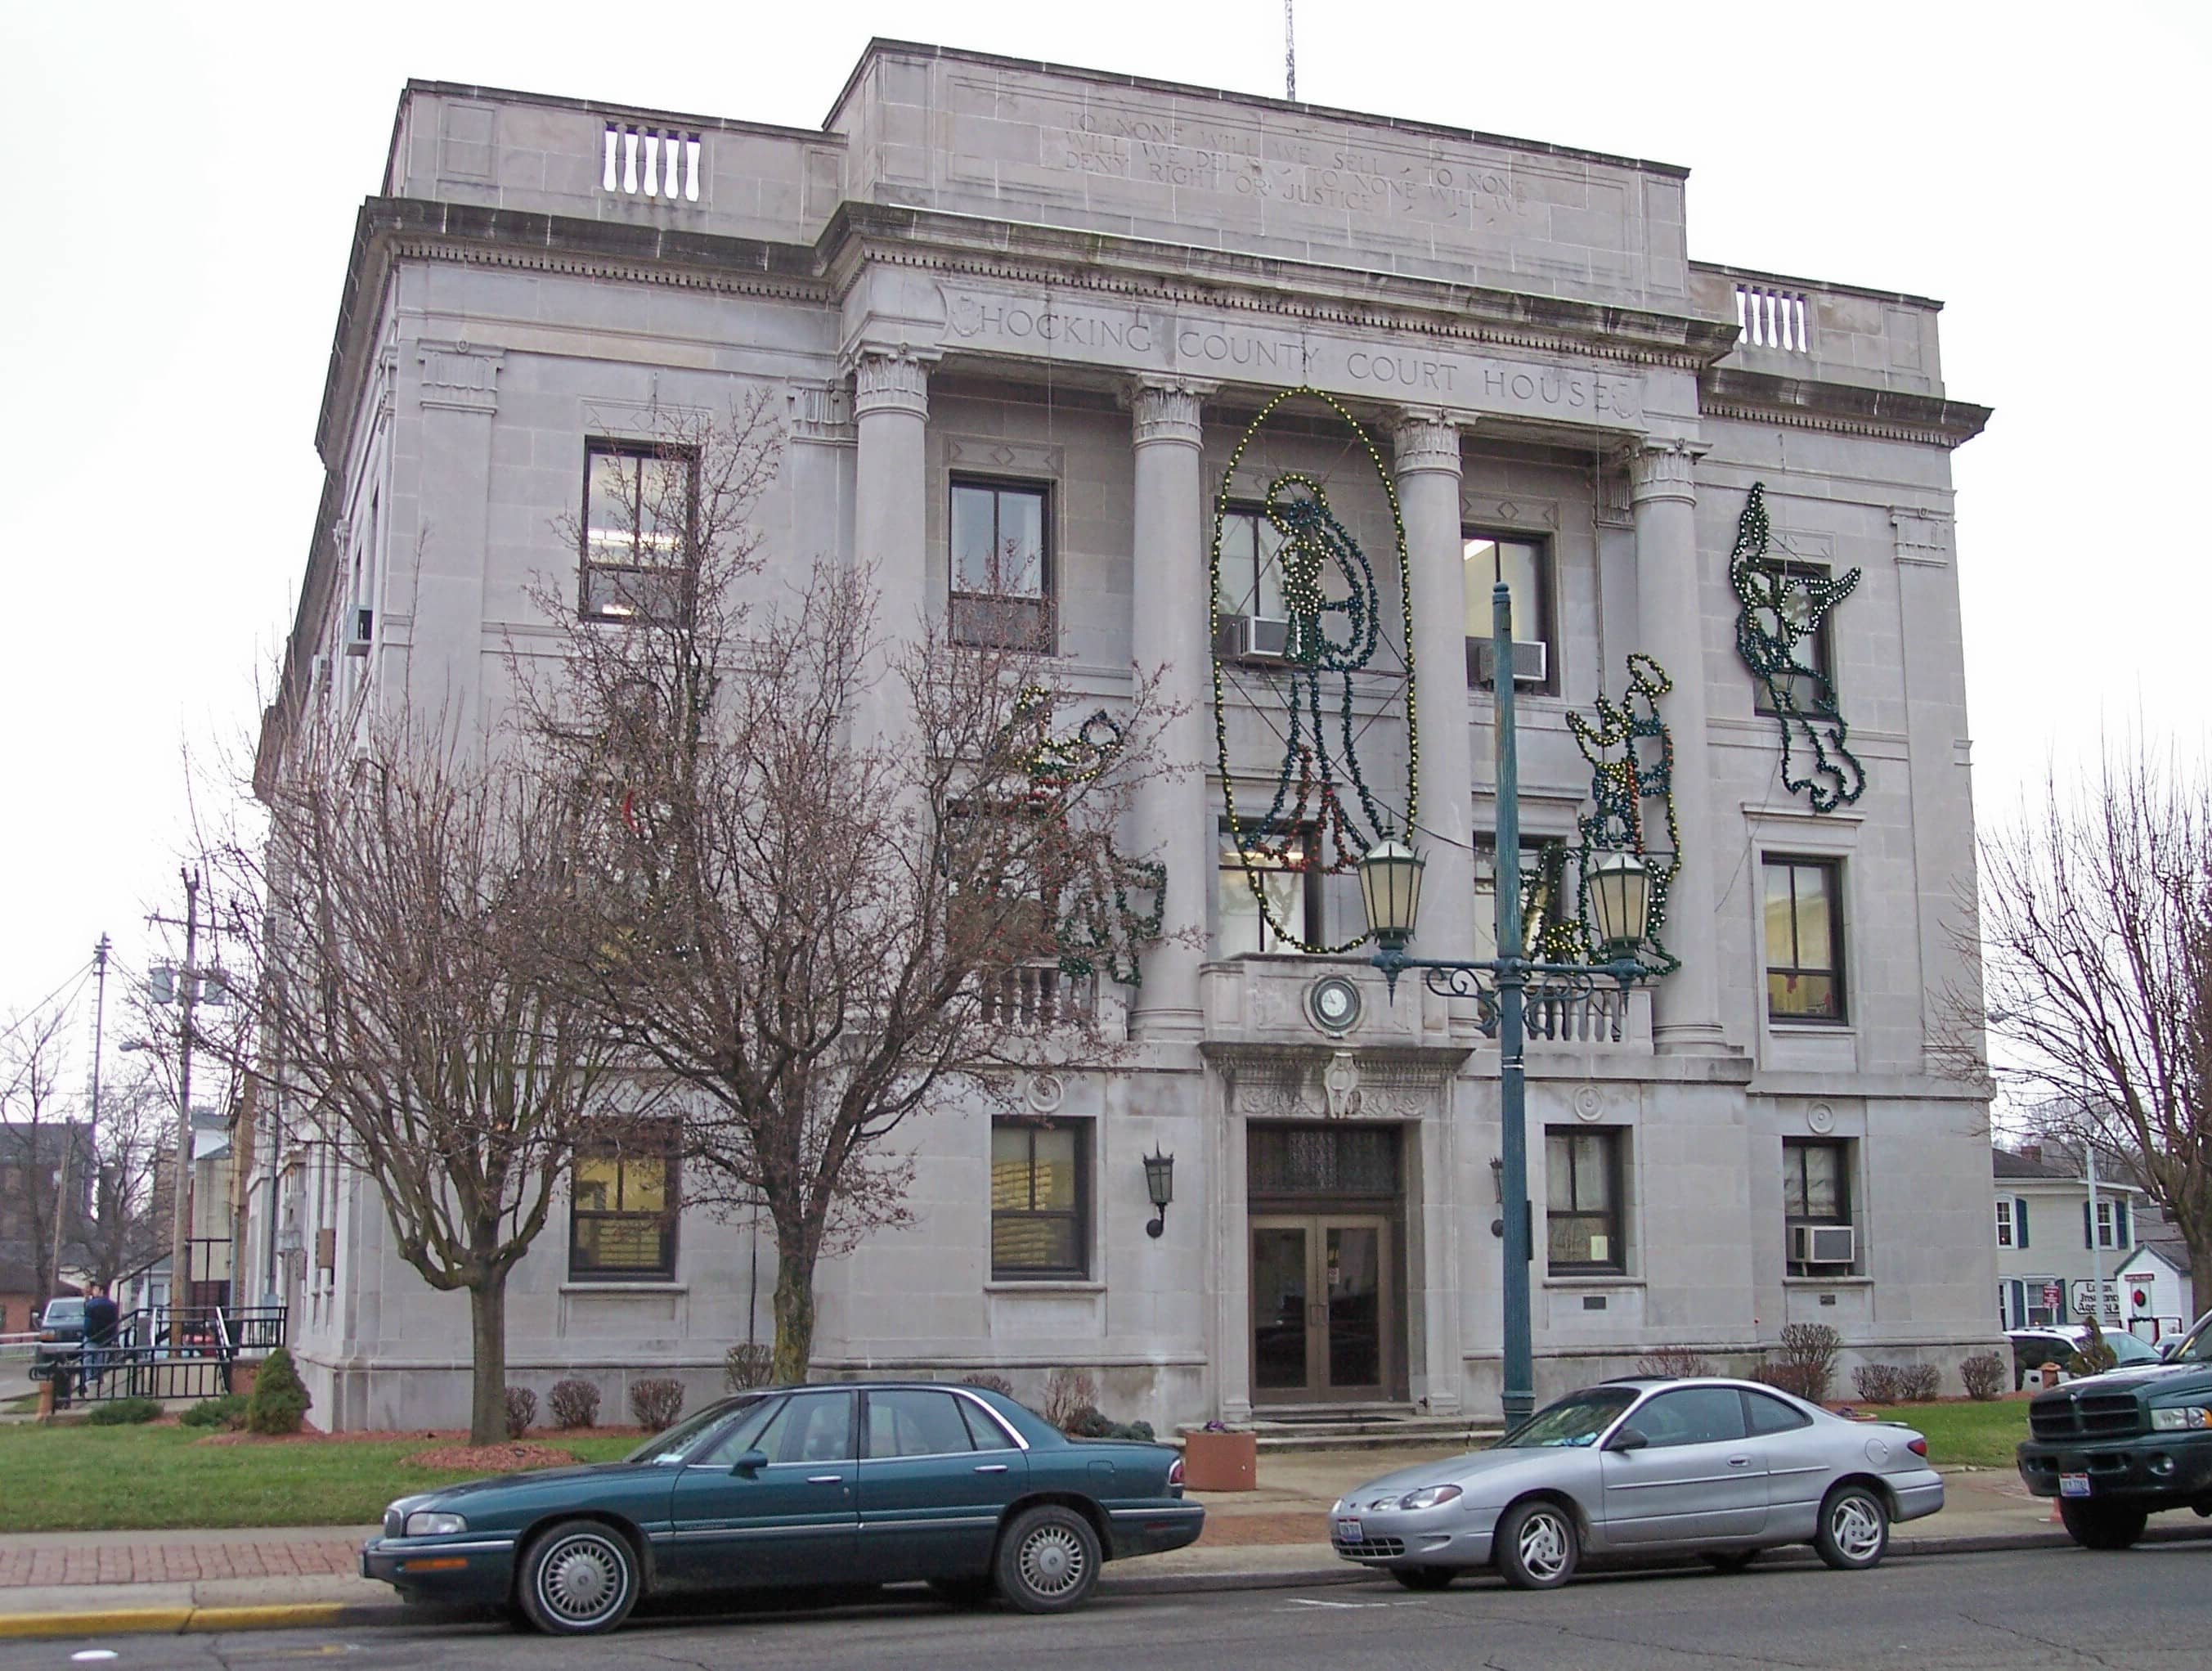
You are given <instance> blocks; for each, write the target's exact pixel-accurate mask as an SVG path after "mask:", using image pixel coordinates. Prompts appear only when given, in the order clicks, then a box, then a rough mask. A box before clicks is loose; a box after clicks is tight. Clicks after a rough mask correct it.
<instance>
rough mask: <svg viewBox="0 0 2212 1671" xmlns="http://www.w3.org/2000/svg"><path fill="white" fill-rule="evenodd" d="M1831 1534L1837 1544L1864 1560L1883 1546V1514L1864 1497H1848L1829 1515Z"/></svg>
mask: <svg viewBox="0 0 2212 1671" xmlns="http://www.w3.org/2000/svg"><path fill="white" fill-rule="evenodd" d="M1828 1535H1829V1536H1830V1537H1831V1538H1832V1539H1833V1540H1835V1545H1836V1547H1837V1548H1838V1549H1840V1550H1842V1551H1843V1552H1844V1553H1845V1554H1846V1555H1848V1556H1850V1558H1851V1559H1853V1560H1855V1561H1863V1560H1864V1559H1866V1558H1867V1557H1868V1556H1869V1555H1871V1554H1873V1553H1875V1550H1877V1549H1879V1548H1881V1511H1880V1510H1877V1509H1876V1508H1875V1506H1874V1504H1871V1503H1869V1502H1868V1501H1867V1500H1866V1498H1863V1497H1847V1498H1844V1500H1843V1501H1842V1502H1840V1503H1838V1504H1836V1508H1835V1512H1834V1513H1833V1514H1832V1515H1830V1516H1828Z"/></svg>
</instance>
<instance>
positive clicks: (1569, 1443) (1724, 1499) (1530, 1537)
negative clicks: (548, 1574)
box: [1329, 1376, 1943, 1589]
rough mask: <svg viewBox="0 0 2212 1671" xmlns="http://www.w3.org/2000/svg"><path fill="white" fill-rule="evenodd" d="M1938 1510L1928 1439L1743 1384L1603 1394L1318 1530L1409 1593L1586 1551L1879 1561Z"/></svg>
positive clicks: (1430, 1468) (1540, 1571) (1513, 1573)
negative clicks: (1805, 1551)
mask: <svg viewBox="0 0 2212 1671" xmlns="http://www.w3.org/2000/svg"><path fill="white" fill-rule="evenodd" d="M1942 1506H1943V1481H1942V1479H1941V1478H1939V1477H1938V1476H1937V1474H1936V1471H1935V1470H1934V1469H1933V1468H1931V1467H1929V1466H1928V1442H1927V1441H1926V1440H1925V1439H1924V1438H1923V1437H1921V1436H1920V1435H1919V1434H1918V1433H1916V1432H1915V1431H1912V1430H1911V1428H1909V1427H1906V1426H1904V1425H1901V1424H1899V1423H1896V1422H1875V1423H1867V1422H1857V1421H1850V1420H1847V1419H1844V1417H1841V1416H1837V1415H1832V1414H1831V1413H1828V1412H1827V1411H1826V1410H1823V1409H1821V1408H1820V1407H1819V1406H1818V1405H1814V1404H1808V1403H1806V1402H1805V1401H1803V1400H1802V1399H1796V1398H1791V1397H1790V1396H1788V1395H1785V1394H1782V1393H1778V1392H1777V1391H1775V1390H1774V1389H1773V1388H1771V1387H1763V1386H1759V1385H1758V1384H1756V1383H1754V1382H1741V1381H1729V1380H1723V1379H1717V1378H1713V1377H1705V1376H1700V1377H1697V1378H1695V1379H1687V1380H1661V1379H1635V1380H1624V1381H1608V1382H1606V1383H1605V1384H1604V1385H1602V1386H1598V1387H1590V1388H1584V1389H1583V1391H1581V1392H1578V1393H1575V1394H1572V1395H1570V1396H1569V1397H1566V1398H1564V1399H1561V1400H1560V1401H1559V1402H1558V1403H1557V1404H1553V1405H1551V1406H1549V1407H1547V1408H1545V1409H1542V1410H1540V1411H1538V1412H1537V1413H1536V1414H1535V1415H1534V1417H1532V1418H1531V1419H1529V1420H1528V1421H1527V1422H1525V1423H1523V1424H1522V1425H1521V1426H1520V1427H1519V1428H1517V1429H1516V1430H1515V1431H1512V1432H1510V1433H1508V1434H1507V1435H1506V1436H1505V1437H1504V1438H1502V1439H1500V1440H1499V1441H1498V1443H1496V1444H1495V1445H1493V1446H1492V1448H1491V1449H1487V1450H1478V1451H1474V1452H1473V1453H1471V1454H1469V1455H1465V1456H1459V1457H1455V1458H1452V1459H1451V1460H1449V1461H1442V1462H1424V1463H1422V1464H1420V1465H1419V1467H1409V1468H1401V1469H1399V1470H1398V1471H1397V1472H1396V1473H1395V1474H1384V1475H1383V1477H1382V1478H1381V1479H1379V1480H1370V1481H1368V1483H1367V1484H1365V1485H1364V1486H1360V1487H1359V1488H1358V1490H1356V1491H1352V1492H1347V1493H1346V1494H1345V1496H1344V1497H1342V1498H1340V1499H1339V1500H1338V1502H1337V1504H1336V1506H1335V1508H1334V1510H1332V1511H1331V1514H1330V1516H1329V1537H1330V1540H1331V1541H1332V1542H1333V1543H1334V1545H1335V1546H1336V1553H1338V1554H1340V1555H1341V1556H1343V1557H1344V1559H1346V1560H1349V1561H1358V1562H1359V1563H1360V1564H1361V1565H1365V1566H1374V1567H1380V1568H1383V1570H1385V1571H1389V1574H1390V1575H1391V1576H1392V1577H1395V1578H1396V1579H1397V1580H1398V1582H1399V1583H1401V1584H1404V1585H1405V1586H1406V1587H1407V1589H1441V1588H1443V1586H1444V1585H1446V1584H1448V1583H1450V1582H1451V1581H1452V1579H1453V1578H1454V1577H1456V1576H1457V1575H1458V1574H1460V1573H1462V1572H1465V1571H1472V1570H1474V1569H1475V1568H1478V1567H1487V1566H1492V1565H1494V1566H1495V1567H1496V1568H1497V1569H1498V1571H1499V1572H1500V1573H1501V1574H1502V1575H1503V1576H1504V1579H1505V1582H1506V1583H1509V1584H1511V1585H1512V1586H1514V1588H1516V1589H1552V1588H1553V1587H1554V1586H1556V1585H1559V1584H1563V1583H1566V1581H1567V1580H1568V1579H1569V1578H1570V1577H1572V1576H1573V1574H1574V1571H1575V1567H1576V1565H1577V1563H1578V1562H1579V1561H1580V1560H1581V1559H1582V1558H1583V1555H1585V1554H1592V1555H1627V1556H1636V1555H1653V1554H1667V1553H1677V1552H1684V1553H1695V1554H1700V1555H1703V1556H1704V1557H1705V1559H1706V1560H1707V1561H1709V1562H1711V1564H1712V1565H1714V1566H1716V1567H1718V1568H1720V1569H1721V1570H1723V1571H1735V1570H1737V1569H1739V1568H1741V1567H1742V1566H1744V1565H1747V1564H1748V1563H1749V1562H1750V1560H1751V1559H1752V1558H1753V1556H1754V1555H1756V1554H1757V1553H1759V1551H1760V1550H1762V1549H1771V1548H1773V1547H1775V1546H1778V1545H1781V1544H1785V1543H1810V1544H1811V1545H1812V1546H1814V1549H1816V1550H1818V1551H1819V1552H1820V1559H1822V1560H1824V1561H1826V1563H1827V1564H1828V1565H1830V1566H1832V1567H1838V1568H1842V1569H1845V1570H1850V1569H1853V1568H1863V1567H1869V1566H1873V1565H1876V1564H1877V1563H1878V1562H1879V1561H1880V1560H1881V1558H1882V1554H1883V1552H1884V1551H1885V1550H1887V1548H1888V1546H1889V1528H1890V1526H1891V1524H1892V1523H1893V1522H1896V1521H1901V1520H1916V1519H1917V1518H1919V1517H1920V1516H1923V1515H1932V1514H1934V1513H1935V1512H1936V1510H1938V1509H1941V1508H1942Z"/></svg>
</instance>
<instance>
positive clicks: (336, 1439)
mask: <svg viewBox="0 0 2212 1671" xmlns="http://www.w3.org/2000/svg"><path fill="white" fill-rule="evenodd" d="M532 1431H534V1432H540V1433H544V1434H547V1435H550V1436H552V1437H561V1436H562V1434H564V1433H565V1434H568V1435H569V1436H572V1437H577V1438H582V1437H587V1436H588V1437H592V1438H608V1439H628V1438H640V1439H641V1438H643V1437H645V1430H644V1429H642V1428H639V1427H577V1428H568V1429H562V1428H536V1429H532ZM468 1438H469V1435H468V1430H467V1429H466V1428H464V1427H449V1428H442V1429H428V1428H415V1427H408V1428H393V1427H380V1428H365V1429H362V1430H361V1431H357V1432H351V1433H324V1432H320V1431H317V1430H316V1429H315V1428H314V1427H313V1426H312V1425H310V1426H304V1427H302V1428H301V1430H300V1431H298V1432H297V1433H214V1434H210V1436H209V1437H206V1438H204V1439H202V1440H201V1441H200V1443H202V1444H357V1443H384V1444H389V1443H392V1441H393V1440H395V1439H445V1440H447V1441H449V1443H447V1445H446V1446H445V1447H444V1449H446V1450H453V1451H465V1450H467V1449H469V1443H468ZM507 1443H511V1442H502V1443H499V1444H496V1445H485V1446H483V1447H481V1449H483V1450H484V1451H485V1452H486V1453H487V1454H489V1452H491V1451H494V1450H504V1449H507ZM526 1443H530V1444H532V1445H533V1446H536V1448H537V1449H547V1447H545V1446H543V1445H538V1443H537V1441H536V1440H530V1441H526ZM419 1454H420V1455H426V1456H427V1455H431V1454H432V1453H430V1452H428V1451H423V1452H421V1453H419ZM439 1454H441V1455H442V1454H443V1451H441V1452H440V1453H439ZM550 1454H551V1455H557V1456H558V1457H559V1458H560V1459H561V1461H560V1462H559V1464H558V1466H560V1467H567V1466H568V1464H569V1463H570V1462H573V1461H575V1460H576V1459H575V1458H574V1457H573V1456H571V1455H568V1452H567V1451H565V1450H560V1451H551V1452H550ZM407 1460H408V1461H410V1462H411V1461H415V1460H416V1459H415V1457H412V1456H410V1457H409V1458H408V1459H407ZM432 1466H435V1467H447V1466H452V1467H475V1466H476V1464H474V1463H473V1462H456V1463H453V1464H450V1465H449V1464H447V1463H444V1462H439V1463H435V1464H433V1465H432ZM521 1466H524V1467H539V1466H541V1465H540V1464H538V1463H536V1462H529V1463H525V1464H522V1465H521Z"/></svg>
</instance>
